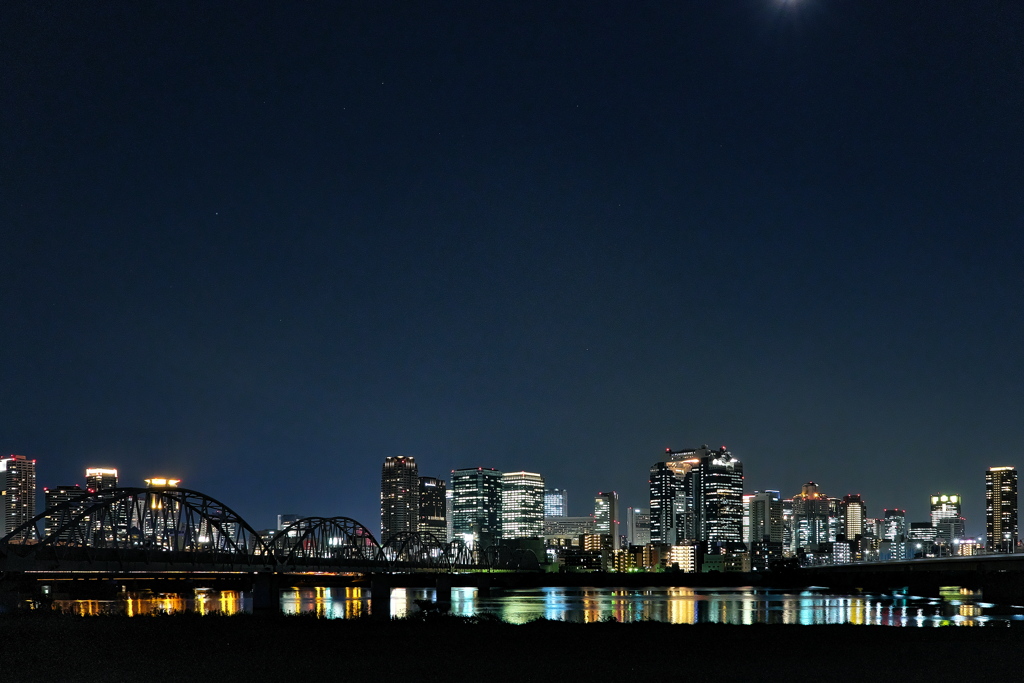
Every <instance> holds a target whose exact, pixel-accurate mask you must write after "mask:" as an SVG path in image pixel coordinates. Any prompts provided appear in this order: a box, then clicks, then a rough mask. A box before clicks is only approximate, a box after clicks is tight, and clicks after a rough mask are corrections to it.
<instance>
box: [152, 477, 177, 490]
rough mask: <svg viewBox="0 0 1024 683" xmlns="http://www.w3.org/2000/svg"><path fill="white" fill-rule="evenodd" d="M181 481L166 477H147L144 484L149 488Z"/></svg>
mask: <svg viewBox="0 0 1024 683" xmlns="http://www.w3.org/2000/svg"><path fill="white" fill-rule="evenodd" d="M180 482H181V479H166V478H163V477H159V478H153V479H147V480H146V486H149V487H151V488H158V487H164V486H177V485H178V484H179V483H180Z"/></svg>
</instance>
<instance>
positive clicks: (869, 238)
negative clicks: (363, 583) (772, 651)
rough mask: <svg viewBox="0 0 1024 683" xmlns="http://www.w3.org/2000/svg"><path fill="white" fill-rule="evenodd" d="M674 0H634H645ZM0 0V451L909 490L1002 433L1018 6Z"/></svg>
mask: <svg viewBox="0 0 1024 683" xmlns="http://www.w3.org/2000/svg"><path fill="white" fill-rule="evenodd" d="M673 4H674V5H677V6H673V7H666V6H665V5H673ZM206 5H207V4H206V3H191V4H189V3H174V4H172V3H157V4H152V3H145V4H135V3H93V2H82V3H7V4H5V5H4V6H3V7H2V8H0V34H2V35H0V38H2V42H0V60H2V61H0V91H2V92H3V93H4V95H3V102H4V104H3V106H2V107H0V174H2V175H0V237H2V242H0V310H2V312H3V317H2V320H3V330H2V334H0V448H2V449H3V450H4V451H5V452H9V453H22V454H25V455H27V456H29V457H34V458H36V459H37V460H38V473H39V483H40V485H41V486H53V485H58V484H65V483H75V482H82V480H83V475H82V471H83V469H84V468H85V467H86V466H90V465H107V466H115V467H118V468H119V469H120V470H121V472H122V481H123V482H124V483H125V484H138V483H140V482H141V479H143V478H144V477H146V476H152V475H156V474H161V475H167V476H178V477H180V478H182V479H183V480H184V483H185V484H186V485H188V486H189V487H191V488H195V489H198V490H201V491H203V492H206V493H209V494H211V495H213V496H215V497H217V498H220V499H221V500H223V501H224V502H225V503H227V504H228V505H230V506H232V507H234V508H235V509H237V510H238V511H239V512H240V513H241V514H242V515H243V516H245V517H246V518H247V519H249V521H250V522H252V523H253V524H254V525H255V526H257V527H263V526H269V525H271V524H272V523H273V516H274V515H276V514H278V513H281V512H298V513H307V514H319V515H334V514H343V515H349V516H352V517H355V518H357V519H359V520H360V521H363V522H364V523H365V524H367V526H369V527H371V528H374V529H375V528H377V525H378V523H379V510H378V495H379V477H380V464H381V462H382V460H383V458H384V457H385V456H387V455H396V454H406V455H414V456H415V457H416V459H417V461H418V462H419V463H420V468H421V474H431V475H447V473H448V471H449V470H451V469H452V468H455V467H465V466H486V467H496V468H499V469H504V470H515V469H527V470H533V471H539V472H540V473H542V474H543V475H544V476H545V477H546V479H547V481H548V483H549V485H551V486H558V487H565V488H568V489H569V491H570V496H571V508H572V511H573V512H574V513H576V514H583V513H585V512H588V511H589V510H588V507H589V505H590V501H589V498H590V497H591V496H592V495H593V493H595V492H596V491H598V490H608V489H615V490H618V491H619V492H620V493H621V495H622V500H623V503H624V504H625V505H643V504H645V501H646V498H647V490H646V488H647V470H648V467H649V466H650V465H651V464H652V463H653V462H655V461H656V460H657V459H658V458H659V456H660V453H661V452H662V451H663V450H664V448H665V447H667V446H672V447H674V448H681V447H685V446H696V445H700V444H701V443H709V444H711V445H714V446H718V445H722V444H725V445H727V446H728V447H729V448H730V449H731V450H732V451H733V453H734V454H735V455H736V456H737V457H739V458H740V459H742V460H743V462H744V464H745V467H746V472H747V485H748V488H749V489H750V490H753V489H764V488H775V489H780V490H781V491H782V492H783V493H784V494H785V495H787V496H790V495H792V494H794V493H796V492H797V491H799V486H800V484H801V483H803V482H804V481H807V480H811V479H813V480H815V481H817V482H819V484H820V485H821V487H822V489H823V491H825V492H826V493H827V494H829V495H836V496H842V495H843V494H846V493H861V494H862V495H863V496H864V497H865V499H866V501H867V503H868V506H869V514H871V515H879V514H880V513H881V509H882V508H883V507H896V506H898V507H905V508H908V509H909V512H910V513H911V516H912V518H913V519H915V520H916V519H924V518H925V516H926V514H927V497H928V495H929V494H930V493H931V492H933V491H936V490H939V489H942V490H949V491H955V492H959V493H961V494H962V495H963V496H965V498H966V501H967V508H966V514H967V516H968V531H969V532H971V533H974V534H978V533H982V532H983V528H984V510H983V496H984V470H985V468H987V467H988V466H990V465H1006V464H1009V465H1018V466H1022V467H1024V459H1022V458H1021V453H1022V446H1024V424H1022V421H1021V415H1022V408H1024V384H1022V380H1024V363H1022V355H1021V341H1022V337H1024V335H1022V333H1024V324H1022V322H1021V310H1022V304H1024V301H1022V299H1024V296H1022V291H1024V288H1022V285H1024V282H1022V280H1024V278H1022V269H1021V263H1022V256H1024V253H1022V252H1024V235H1022V230H1024V189H1022V188H1024V123H1022V121H1024V47H1022V46H1024V6H1022V4H1021V3H1017V2H1007V1H995V0H981V1H980V2H971V3H963V2H959V1H954V0H928V1H925V0H916V1H915V0H907V1H905V2H899V3H892V2H883V1H881V0H878V1H859V0H858V1H854V0H790V2H787V3H783V2H779V1H778V0H747V1H743V2H740V1H736V2H732V1H723V0H713V1H712V0H706V1H704V0H693V1H690V2H684V3H662V2H651V3H644V2H639V3H635V2H630V3H594V2H559V3H550V2H528V3H518V2H517V3H511V2H510V3H491V2H488V3H464V4H463V3H415V6H410V3H379V2H342V3H324V4H319V3H273V4H271V3H266V4H262V5H260V4H258V3H257V4H253V3H236V4H229V3H224V4H220V5H219V7H218V8H217V9H210V8H209V7H207V6H206Z"/></svg>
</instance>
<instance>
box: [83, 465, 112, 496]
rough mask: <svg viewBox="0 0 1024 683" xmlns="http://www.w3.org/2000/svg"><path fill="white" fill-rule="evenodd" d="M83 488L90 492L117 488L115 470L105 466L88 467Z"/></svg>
mask: <svg viewBox="0 0 1024 683" xmlns="http://www.w3.org/2000/svg"><path fill="white" fill-rule="evenodd" d="M85 488H86V489H88V490H89V491H90V492H95V491H100V490H102V489H116V488H117V470H115V469H112V468H106V467H90V468H88V469H87V470H86V471H85Z"/></svg>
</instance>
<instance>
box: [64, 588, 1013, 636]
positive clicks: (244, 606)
mask: <svg viewBox="0 0 1024 683" xmlns="http://www.w3.org/2000/svg"><path fill="white" fill-rule="evenodd" d="M433 599H434V590H433V589H411V588H410V589H406V588H395V589H392V591H391V596H390V600H388V602H387V603H384V604H381V603H380V601H378V600H371V599H370V592H369V591H368V590H364V589H361V588H309V589H295V590H283V591H281V611H282V612H284V613H286V614H301V613H310V612H312V613H316V614H318V615H320V616H324V617H328V618H337V619H350V618H357V617H363V616H368V615H370V614H372V613H373V612H374V610H375V609H376V610H385V609H386V610H388V611H390V614H391V616H393V617H404V616H408V615H411V614H414V613H416V612H418V611H420V610H421V609H424V608H426V609H430V608H432V606H433V605H432V601H433ZM53 604H54V607H55V608H58V609H62V610H66V611H69V612H75V613H78V614H117V613H120V614H128V615H131V616H134V615H139V614H151V613H155V612H181V611H194V612H199V613H212V612H220V613H223V614H235V613H238V612H250V611H252V597H251V595H250V594H248V593H241V592H237V591H212V590H196V591H194V592H192V593H187V594H182V593H175V594H170V593H169V594H162V593H135V594H130V595H127V596H125V597H123V598H121V599H118V600H55V601H54V603H53ZM449 612H450V613H451V614H456V615H461V616H487V615H491V616H495V617H498V618H500V619H502V620H504V621H507V622H511V623H517V624H520V623H524V622H528V621H532V620H534V619H539V618H544V619H555V620H560V621H574V622H593V621H602V620H611V619H614V620H616V621H620V622H631V621H664V622H669V623H673V624H697V623H727V624H865V625H883V626H923V627H933V626H1009V625H1015V624H1024V607H1013V606H1006V605H993V604H991V603H986V602H983V601H981V599H980V596H979V595H977V594H975V593H971V592H970V591H967V590H966V589H960V588H958V587H949V588H947V589H944V590H943V593H942V597H940V598H926V597H918V596H906V595H856V596H850V595H835V594H831V593H827V592H824V591H819V590H813V589H812V590H804V591H792V590H772V589H764V588H757V589H754V588H721V589H706V588H525V589H509V590H497V589H494V590H491V591H490V594H481V593H480V592H479V591H478V590H477V589H476V588H453V589H452V600H451V606H450V608H449Z"/></svg>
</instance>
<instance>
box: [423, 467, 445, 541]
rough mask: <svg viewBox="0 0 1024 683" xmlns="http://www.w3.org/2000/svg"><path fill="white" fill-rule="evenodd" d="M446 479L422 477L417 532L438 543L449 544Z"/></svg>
mask: <svg viewBox="0 0 1024 683" xmlns="http://www.w3.org/2000/svg"><path fill="white" fill-rule="evenodd" d="M447 489H448V484H447V483H446V482H445V480H444V479H437V478H435V477H420V518H419V522H418V525H417V530H418V531H419V533H421V534H430V535H431V536H433V537H434V540H436V541H437V542H438V543H447V542H448V517H447V514H446V512H447V510H446V508H447V493H448V491H447Z"/></svg>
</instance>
